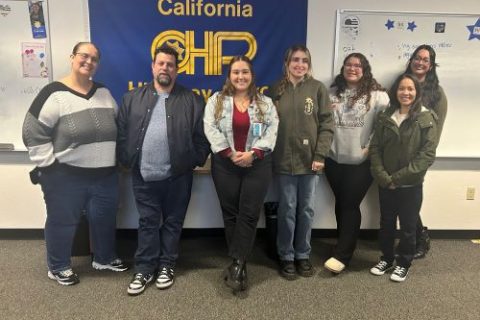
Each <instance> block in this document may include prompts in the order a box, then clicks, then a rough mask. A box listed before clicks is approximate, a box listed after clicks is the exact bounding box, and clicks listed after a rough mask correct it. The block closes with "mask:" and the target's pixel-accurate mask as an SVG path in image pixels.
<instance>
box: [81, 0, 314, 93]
mask: <svg viewBox="0 0 480 320" xmlns="http://www.w3.org/2000/svg"><path fill="white" fill-rule="evenodd" d="M307 3H308V0H295V1H290V0H137V1H131V0H89V16H90V32H91V39H92V41H93V42H94V43H95V44H96V45H97V46H98V47H99V49H100V51H101V63H100V67H99V69H98V72H97V75H96V76H95V80H96V81H99V82H101V83H103V84H105V85H106V86H108V87H109V89H110V90H111V91H112V94H113V96H114V97H115V99H116V100H117V102H119V101H120V99H121V97H122V95H123V94H124V93H125V92H126V91H128V90H131V89H133V88H136V87H139V86H142V85H144V84H145V83H147V82H150V81H151V80H152V73H151V62H152V56H153V52H154V51H155V49H156V48H157V47H160V46H162V45H165V44H166V45H169V46H171V47H173V48H175V49H176V50H177V52H178V53H179V59H180V63H179V70H178V71H179V76H178V80H179V82H180V83H182V84H183V85H185V86H187V87H190V88H192V89H193V90H194V91H195V92H197V93H198V94H200V95H202V96H203V97H204V98H205V99H207V98H208V97H209V96H210V95H212V94H213V92H215V91H218V90H220V89H221V87H222V84H223V82H224V81H225V76H226V75H225V73H226V67H227V65H228V63H229V62H230V60H231V58H232V57H233V56H236V55H246V56H248V57H249V58H251V59H252V61H253V65H254V69H255V73H256V84H257V86H258V87H259V89H260V90H261V91H262V90H264V89H265V88H267V86H268V85H270V84H272V83H273V82H274V81H275V80H276V79H278V78H279V77H280V76H281V74H282V64H283V56H284V53H285V51H286V50H287V48H288V47H290V46H291V45H293V44H305V43H306V32H307V31H306V30H307Z"/></svg>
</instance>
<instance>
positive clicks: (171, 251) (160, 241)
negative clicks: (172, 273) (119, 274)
mask: <svg viewBox="0 0 480 320" xmlns="http://www.w3.org/2000/svg"><path fill="white" fill-rule="evenodd" d="M192 181H193V173H192V171H190V172H188V173H185V174H182V175H178V176H173V177H170V178H168V179H165V180H161V181H150V182H146V181H144V180H143V178H142V175H141V174H140V170H139V169H138V167H135V168H134V169H133V170H132V185H133V194H134V196H135V202H136V206H137V210H138V213H139V215H140V219H139V221H138V247H137V251H136V252H135V272H140V273H153V272H155V271H156V270H157V269H158V268H159V267H174V266H175V262H176V261H177V258H178V245H179V242H180V235H181V233H182V228H183V222H184V220H185V215H186V213H187V208H188V203H189V201H190V195H191V192H192Z"/></svg>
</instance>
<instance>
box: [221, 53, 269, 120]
mask: <svg viewBox="0 0 480 320" xmlns="http://www.w3.org/2000/svg"><path fill="white" fill-rule="evenodd" d="M238 61H243V62H245V63H247V65H248V68H249V69H250V73H251V74H252V82H251V83H250V85H249V86H248V88H247V94H248V98H249V99H250V103H252V102H254V101H255V102H256V103H257V106H258V108H259V110H260V115H259V118H260V119H263V116H264V114H265V111H264V110H263V109H262V106H263V105H264V102H263V101H262V99H261V98H260V94H259V92H258V90H257V87H256V85H255V72H254V71H253V64H252V61H251V60H250V58H248V57H247V56H235V57H233V58H232V60H231V61H230V63H229V64H228V71H227V78H226V79H225V83H224V84H223V87H222V90H221V91H220V94H219V95H218V96H217V100H216V102H215V113H214V115H215V121H217V122H218V121H220V118H221V117H222V112H223V101H224V100H225V97H227V96H232V97H233V96H234V95H235V87H234V86H233V84H232V82H231V81H230V73H231V72H232V65H233V64H234V63H235V62H238Z"/></svg>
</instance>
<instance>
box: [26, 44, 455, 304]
mask: <svg viewBox="0 0 480 320" xmlns="http://www.w3.org/2000/svg"><path fill="white" fill-rule="evenodd" d="M70 59H71V72H70V74H69V75H68V76H67V77H65V78H63V79H61V80H59V81H54V82H52V83H51V84H49V85H47V86H46V87H45V88H43V89H42V90H41V92H40V93H39V94H38V96H37V97H36V98H35V100H34V101H33V103H32V105H31V107H30V109H29V111H28V113H27V115H26V118H25V122H24V125H23V139H24V143H25V145H26V146H27V148H28V151H29V154H30V158H31V159H32V161H34V162H35V164H36V166H37V167H36V169H35V170H34V171H33V172H32V181H35V182H36V181H38V182H39V183H40V185H41V187H42V191H43V193H44V199H45V203H46V207H47V219H46V223H45V239H46V245H47V265H48V277H49V278H50V279H52V280H56V281H57V282H58V283H60V284H62V285H73V284H76V283H78V282H79V278H78V275H77V274H76V273H75V272H74V271H73V270H72V267H71V261H70V257H71V248H72V242H73V238H74V234H75V229H76V226H77V225H78V223H79V221H80V217H81V215H82V214H83V213H86V215H87V217H88V219H89V222H90V230H91V236H92V239H91V240H92V241H91V243H92V249H93V261H92V267H93V268H95V269H99V270H111V271H126V270H127V269H128V267H127V266H126V265H125V264H124V263H123V261H122V260H120V259H119V258H118V256H117V254H116V249H115V246H116V245H115V229H116V213H117V206H118V205H117V203H118V167H120V168H121V169H122V170H128V171H130V172H131V176H132V188H133V193H134V197H135V202H136V207H137V210H138V213H139V223H138V224H139V226H138V246H137V250H136V252H135V266H134V268H135V271H134V276H133V278H132V280H131V282H130V283H129V285H128V288H127V292H128V294H129V295H138V294H141V293H142V292H144V290H145V288H146V287H147V285H149V284H150V283H152V282H155V285H156V287H157V288H159V289H166V288H169V287H170V286H171V285H173V283H174V279H175V264H176V260H177V257H178V244H179V240H180V235H181V231H182V226H183V222H184V218H185V214H186V211H187V207H188V203H189V200H190V195H191V188H192V180H193V169H194V168H195V167H197V166H202V165H203V164H204V163H205V161H206V159H207V157H208V155H209V154H210V153H212V156H211V159H212V167H211V173H212V178H213V182H214V184H215V188H216V191H217V195H218V199H219V201H220V206H221V209H222V215H223V220H224V225H225V237H226V243H227V248H228V255H229V256H230V257H231V258H232V262H231V263H230V264H229V265H228V267H226V269H225V270H224V273H223V275H224V281H225V284H226V285H227V286H228V287H230V288H231V289H232V290H233V291H234V292H237V291H240V290H245V289H246V288H247V287H248V275H247V260H248V257H249V255H250V253H251V251H252V248H253V245H254V241H255V234H256V226H257V222H258V219H259V216H260V212H261V209H262V206H263V202H264V199H265V196H266V194H267V191H268V188H269V185H270V183H271V182H272V181H273V183H274V185H275V187H276V189H277V193H278V199H279V205H278V212H277V214H278V236H277V241H276V242H277V255H278V258H279V270H280V274H281V275H282V276H283V277H285V278H287V279H289V280H292V279H295V278H297V276H298V275H300V276H304V277H310V276H313V275H314V274H315V268H314V267H313V266H312V263H311V261H310V253H311V246H310V237H311V231H312V223H313V217H314V211H315V189H316V186H317V180H318V179H317V178H318V174H320V173H321V172H323V171H324V172H325V175H326V177H327V180H328V182H329V184H330V186H331V188H332V191H333V194H334V196H335V216H336V220H337V227H338V243H337V245H336V247H335V250H334V253H333V255H332V257H331V258H329V259H328V260H327V261H326V262H325V268H327V269H328V270H330V271H332V272H334V273H340V272H342V271H343V270H344V269H345V268H346V267H347V266H348V264H349V262H350V260H351V258H352V256H353V253H354V250H355V247H356V242H357V238H358V234H359V231H360V223H361V212H360V203H361V202H362V200H363V198H364V196H365V194H366V192H367V190H368V188H369V187H370V185H371V184H372V181H373V180H375V181H376V182H377V183H378V185H379V197H380V209H381V221H380V236H379V238H380V247H381V250H382V256H381V258H380V261H379V262H378V264H377V265H375V266H374V267H373V268H372V269H371V270H370V272H371V273H372V274H375V275H382V274H384V273H385V272H386V271H387V270H389V269H391V268H393V267H394V266H395V270H394V272H393V273H392V276H391V279H392V280H394V281H403V280H405V278H406V275H407V273H408V269H409V267H410V264H411V261H412V259H413V258H414V257H415V256H416V257H421V256H424V255H425V253H426V252H427V251H428V249H429V242H428V241H429V238H428V233H427V229H426V227H424V226H423V225H422V224H421V220H420V218H419V211H420V207H421V203H422V182H423V177H424V175H425V173H426V171H427V169H428V167H429V166H430V165H431V164H432V163H433V161H434V159H435V149H436V146H437V144H438V141H439V138H440V133H441V128H442V126H443V122H444V120H445V115H446V98H445V95H444V93H443V90H442V89H441V87H440V86H439V85H438V78H437V75H436V69H435V68H436V62H435V52H434V51H433V49H432V48H431V47H430V46H426V45H423V46H420V47H418V48H417V50H416V51H415V52H414V53H413V55H412V58H411V59H410V61H409V63H408V66H407V70H406V72H405V74H403V75H401V76H400V77H399V78H398V79H397V80H396V81H395V83H394V85H393V87H392V89H391V90H390V92H389V94H387V92H386V90H385V89H383V88H382V86H381V85H380V84H378V83H377V81H376V80H375V79H374V77H373V75H372V72H371V67H370V64H369V62H368V60H367V59H366V58H365V56H364V55H362V54H360V53H352V54H350V55H349V56H347V57H346V58H345V61H344V64H343V66H342V69H341V71H340V74H339V75H337V76H336V78H335V80H334V82H333V84H332V85H331V87H330V90H329V89H327V88H326V86H325V85H324V84H323V83H321V82H320V81H318V80H316V79H314V78H313V77H312V61H311V60H312V59H311V56H310V52H309V50H308V49H307V48H306V47H305V46H303V45H296V46H292V47H291V48H289V49H288V50H287V52H286V54H285V59H284V65H283V76H282V78H281V79H280V80H279V81H278V82H277V83H275V84H274V85H272V86H271V88H270V90H269V91H268V94H267V95H264V94H261V93H259V92H258V91H257V88H256V85H255V72H254V70H253V66H252V62H251V61H250V59H249V58H247V57H245V56H236V57H234V58H233V59H232V60H231V62H230V64H229V66H228V71H227V76H226V80H225V83H224V85H223V88H222V89H221V90H220V91H219V92H217V93H215V94H214V95H212V96H211V97H210V98H209V99H208V101H207V103H206V106H205V104H204V102H203V100H202V99H201V98H200V97H199V96H197V95H195V94H194V93H193V92H192V91H191V90H188V89H186V88H184V87H183V86H181V85H180V84H178V83H177V81H176V78H177V70H178V63H179V61H178V54H177V52H176V51H175V50H174V49H172V48H171V47H168V46H162V47H159V48H157V50H156V51H155V54H154V57H153V61H152V64H151V68H152V75H153V81H152V82H151V83H149V84H147V85H145V86H143V87H139V88H137V89H134V90H132V91H130V92H128V93H126V94H125V96H124V97H123V100H122V103H121V106H120V108H117V106H116V103H115V101H114V99H113V98H112V96H111V94H110V93H109V91H108V90H107V89H106V88H105V87H104V86H102V85H101V84H99V83H97V82H94V81H92V77H93V75H94V73H95V71H96V70H97V68H98V64H99V61H100V52H99V50H98V48H97V47H96V46H95V45H94V44H93V43H90V42H80V43H78V44H77V45H76V46H75V47H74V48H73V51H72V54H71V56H70ZM422 90H423V93H422ZM397 217H398V218H399V219H400V228H401V236H400V243H399V245H398V246H397V248H396V249H395V247H394V239H395V229H396V220H397Z"/></svg>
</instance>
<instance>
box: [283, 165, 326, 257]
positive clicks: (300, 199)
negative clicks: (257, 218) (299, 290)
mask: <svg viewBox="0 0 480 320" xmlns="http://www.w3.org/2000/svg"><path fill="white" fill-rule="evenodd" d="M317 178H318V177H317V176H316V175H313V174H306V175H294V176H291V175H284V174H281V175H277V179H276V182H277V186H278V190H279V192H278V196H279V206H278V211H277V219H278V222H277V223H278V225H277V226H278V235H277V248H278V256H279V258H280V260H288V261H293V260H294V259H308V258H309V257H310V251H311V247H310V237H311V233H312V223H313V215H314V205H315V187H316V185H317V181H318V179H317Z"/></svg>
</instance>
